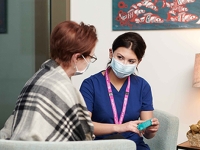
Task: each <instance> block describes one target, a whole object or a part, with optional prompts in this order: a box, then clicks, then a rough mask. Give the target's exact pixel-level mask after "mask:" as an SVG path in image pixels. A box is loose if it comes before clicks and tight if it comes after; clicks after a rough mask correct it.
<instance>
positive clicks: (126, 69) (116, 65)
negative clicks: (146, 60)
mask: <svg viewBox="0 0 200 150" xmlns="http://www.w3.org/2000/svg"><path fill="white" fill-rule="evenodd" d="M110 66H111V68H112V70H113V72H114V73H115V75H116V76H117V77H118V78H125V77H127V76H130V75H131V74H133V73H134V72H135V70H136V67H137V64H131V65H125V64H123V63H121V62H119V61H117V60H116V59H115V58H114V57H113V58H112V61H111V64H110Z"/></svg>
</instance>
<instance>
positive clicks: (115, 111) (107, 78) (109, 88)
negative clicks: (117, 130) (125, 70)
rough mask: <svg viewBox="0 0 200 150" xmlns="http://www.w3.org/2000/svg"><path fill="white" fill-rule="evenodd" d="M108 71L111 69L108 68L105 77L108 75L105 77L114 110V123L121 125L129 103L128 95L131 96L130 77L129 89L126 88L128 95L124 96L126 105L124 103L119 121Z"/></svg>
mask: <svg viewBox="0 0 200 150" xmlns="http://www.w3.org/2000/svg"><path fill="white" fill-rule="evenodd" d="M108 69H109V68H107V69H106V71H105V75H106V76H105V77H106V84H107V88H108V94H109V97H110V103H111V106H112V110H113V115H114V121H115V124H121V123H122V121H123V119H124V115H125V111H126V106H127V103H128V95H129V92H130V76H128V84H127V87H126V93H125V95H124V103H123V107H122V112H121V115H120V119H119V120H118V115H117V109H116V105H115V101H114V96H113V92H112V88H111V84H110V78H109V76H108Z"/></svg>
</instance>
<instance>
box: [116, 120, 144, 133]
mask: <svg viewBox="0 0 200 150" xmlns="http://www.w3.org/2000/svg"><path fill="white" fill-rule="evenodd" d="M142 122H144V121H142V120H135V121H129V122H126V123H123V124H119V125H118V130H117V132H119V133H122V132H127V131H131V132H134V133H137V134H139V135H140V136H142V133H141V132H139V130H138V129H137V126H138V124H140V123H142Z"/></svg>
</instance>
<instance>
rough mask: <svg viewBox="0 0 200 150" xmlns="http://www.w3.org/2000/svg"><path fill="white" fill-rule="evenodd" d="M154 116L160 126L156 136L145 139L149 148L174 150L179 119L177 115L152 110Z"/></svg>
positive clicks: (153, 149) (152, 149)
mask: <svg viewBox="0 0 200 150" xmlns="http://www.w3.org/2000/svg"><path fill="white" fill-rule="evenodd" d="M154 117H156V118H158V120H159V122H160V127H159V130H158V132H157V133H156V136H155V137H154V138H152V139H145V142H146V143H147V144H148V145H149V147H150V148H151V150H176V145H177V139H178V129H179V119H178V117H176V116H174V115H172V114H170V113H167V112H165V111H161V110H157V109H155V110H154Z"/></svg>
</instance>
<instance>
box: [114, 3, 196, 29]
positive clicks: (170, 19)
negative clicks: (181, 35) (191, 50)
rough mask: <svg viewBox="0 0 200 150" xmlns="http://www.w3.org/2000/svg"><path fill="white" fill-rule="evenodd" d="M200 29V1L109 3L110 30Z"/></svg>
mask: <svg viewBox="0 0 200 150" xmlns="http://www.w3.org/2000/svg"><path fill="white" fill-rule="evenodd" d="M189 28H190V29H191V28H200V0H112V29H113V30H114V31H117V30H165V29H189Z"/></svg>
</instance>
